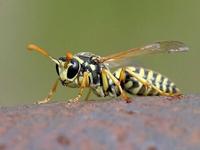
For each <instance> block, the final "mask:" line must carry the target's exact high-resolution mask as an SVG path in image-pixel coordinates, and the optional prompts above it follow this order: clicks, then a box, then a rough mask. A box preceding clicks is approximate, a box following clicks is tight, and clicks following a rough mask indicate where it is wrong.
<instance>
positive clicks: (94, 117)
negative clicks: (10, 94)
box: [0, 95, 200, 150]
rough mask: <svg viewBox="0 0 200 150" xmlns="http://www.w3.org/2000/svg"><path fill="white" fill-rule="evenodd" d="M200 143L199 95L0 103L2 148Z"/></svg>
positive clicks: (166, 148) (160, 147) (163, 149)
mask: <svg viewBox="0 0 200 150" xmlns="http://www.w3.org/2000/svg"><path fill="white" fill-rule="evenodd" d="M22 149H29V150H51V149H52V150H55V149H56V150H59V149H74V150H75V149H82V150H89V149H95V150H100V149H109V150H112V149H113V150H116V149H119V150H121V149H126V150H129V149H130V150H131V149H136V150H137V149H138V150H140V149H141V150H174V149H180V150H188V149H190V150H191V149H197V150H199V149H200V96H198V95H189V96H185V97H183V98H182V99H180V100H178V99H169V98H166V97H134V101H133V102H132V103H129V104H127V103H126V102H124V101H121V100H109V101H101V100H99V101H86V102H79V103H74V104H70V105H69V104H67V103H65V102H58V103H49V104H44V105H29V106H18V107H1V108H0V150H22Z"/></svg>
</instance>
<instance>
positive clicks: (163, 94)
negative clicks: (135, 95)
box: [126, 68, 171, 96]
mask: <svg viewBox="0 0 200 150" xmlns="http://www.w3.org/2000/svg"><path fill="white" fill-rule="evenodd" d="M126 71H127V72H128V73H129V74H130V75H131V76H133V77H135V78H136V79H137V80H138V81H140V82H141V83H142V84H143V85H144V86H146V88H150V87H151V88H153V89H154V90H156V91H157V92H159V93H160V95H162V96H171V94H169V93H165V92H163V91H161V90H160V89H159V88H157V87H156V86H154V85H153V84H151V83H149V82H148V81H147V80H146V79H144V78H142V77H141V76H140V75H138V74H137V73H135V72H133V71H132V70H130V69H128V68H126Z"/></svg>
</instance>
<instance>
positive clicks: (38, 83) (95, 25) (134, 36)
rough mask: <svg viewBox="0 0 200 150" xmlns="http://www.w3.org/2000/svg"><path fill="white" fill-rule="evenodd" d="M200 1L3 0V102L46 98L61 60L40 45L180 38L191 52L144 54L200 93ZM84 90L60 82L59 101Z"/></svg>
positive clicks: (129, 44)
mask: <svg viewBox="0 0 200 150" xmlns="http://www.w3.org/2000/svg"><path fill="white" fill-rule="evenodd" d="M199 7H200V1H197V0H190V1H189V0H187V1H186V0H167V1H166V0H154V1H147V0H126V1H116V0H101V1H94V0H84V1H83V0H59V1H55V0H54V1H53V0H43V1H41V0H34V1H33V0H32V1H27V0H17V1H16V0H7V1H6V0H2V1H0V21H1V22H0V67H1V68H0V69H1V74H0V75H1V76H0V83H1V85H0V91H1V93H0V105H3V106H5V105H6V106H9V105H19V104H31V103H33V102H34V101H36V100H39V99H42V98H44V97H45V96H46V95H47V93H48V91H49V89H50V87H51V85H52V83H53V82H54V80H55V79H56V77H57V74H56V71H55V65H54V64H53V63H52V62H50V61H49V60H48V59H46V58H44V57H43V56H41V55H39V54H37V53H35V52H34V53H30V52H28V51H27V50H26V46H27V44H29V43H35V44H38V45H40V46H41V47H43V48H45V49H47V50H48V52H49V53H50V54H51V55H52V56H54V57H59V56H62V55H65V53H66V49H70V50H71V51H72V52H73V53H77V52H81V51H90V52H93V53H97V54H99V55H102V56H104V55H107V54H111V53H114V52H118V51H121V50H124V49H129V48H133V47H139V46H143V45H144V44H148V43H151V42H154V41H160V40H180V41H183V42H185V43H187V45H188V46H189V47H190V49H191V51H190V52H189V53H184V54H183V53H181V54H171V55H167V54H165V55H153V56H152V55H151V56H143V57H140V58H136V60H137V62H138V64H141V65H142V66H145V67H147V68H151V69H153V70H156V71H159V72H161V73H162V74H164V75H166V76H168V77H169V78H170V79H172V80H173V81H174V82H175V83H176V84H177V86H178V87H179V88H180V89H182V91H183V92H184V93H186V94H187V93H199V92H200V87H199V72H200V69H199V65H200V61H199V60H198V57H199V54H200V51H199V50H200V44H199V43H200V42H199V37H200V9H199ZM77 92H78V91H77V90H74V89H69V88H63V87H61V86H60V87H59V89H58V91H57V93H56V95H55V96H54V98H53V99H54V100H56V101H59V100H67V99H69V98H72V97H74V96H76V94H77Z"/></svg>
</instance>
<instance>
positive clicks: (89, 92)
mask: <svg viewBox="0 0 200 150" xmlns="http://www.w3.org/2000/svg"><path fill="white" fill-rule="evenodd" d="M91 93H92V89H91V88H90V89H89V91H88V93H87V95H86V97H85V101H87V100H88V99H89V97H90V95H91Z"/></svg>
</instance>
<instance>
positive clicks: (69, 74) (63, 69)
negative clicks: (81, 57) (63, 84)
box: [56, 57, 80, 81]
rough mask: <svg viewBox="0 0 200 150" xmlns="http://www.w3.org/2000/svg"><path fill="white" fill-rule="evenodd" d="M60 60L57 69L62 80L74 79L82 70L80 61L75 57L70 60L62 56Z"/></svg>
mask: <svg viewBox="0 0 200 150" xmlns="http://www.w3.org/2000/svg"><path fill="white" fill-rule="evenodd" d="M58 60H59V62H60V64H59V65H58V64H56V71H57V74H58V75H59V76H60V78H61V80H63V81H64V80H66V81H73V80H74V79H75V78H76V77H77V75H78V73H79V71H80V63H79V62H78V61H77V60H76V59H75V58H72V59H71V60H70V61H68V60H66V58H65V57H60V58H59V59H58Z"/></svg>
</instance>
